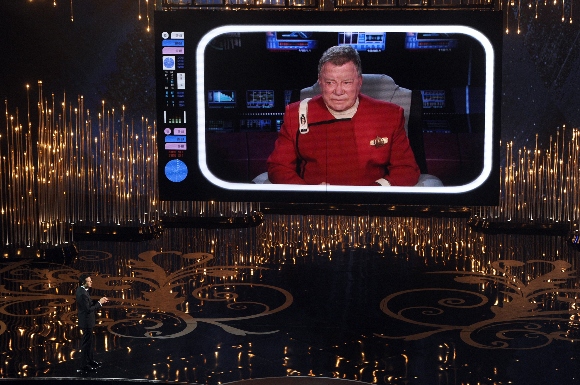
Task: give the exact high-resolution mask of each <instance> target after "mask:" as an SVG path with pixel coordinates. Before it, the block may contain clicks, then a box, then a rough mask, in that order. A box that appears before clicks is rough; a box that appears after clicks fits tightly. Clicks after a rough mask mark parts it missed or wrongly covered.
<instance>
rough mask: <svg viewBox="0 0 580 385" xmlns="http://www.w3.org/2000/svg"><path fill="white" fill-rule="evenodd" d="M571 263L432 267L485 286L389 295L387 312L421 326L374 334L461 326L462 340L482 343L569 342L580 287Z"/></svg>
mask: <svg viewBox="0 0 580 385" xmlns="http://www.w3.org/2000/svg"><path fill="white" fill-rule="evenodd" d="M570 267H571V265H570V264H569V263H568V262H565V261H562V260H556V261H542V260H530V261H527V262H520V261H511V260H505V261H495V262H493V263H492V264H491V273H484V272H451V271H446V272H437V273H430V274H454V275H458V276H457V277H455V279H454V280H455V281H456V282H460V283H465V284H469V285H472V287H473V285H476V287H477V288H478V289H479V290H480V291H481V292H478V291H469V290H459V289H453V288H433V287H430V288H422V289H411V290H405V291H400V292H397V293H394V294H392V295H389V296H387V297H385V298H384V299H383V300H382V301H381V304H380V308H381V310H382V311H383V313H385V314H386V315H388V316H389V317H391V318H393V319H396V320H399V321H402V322H404V323H408V324H413V325H416V326H417V328H418V329H420V330H422V331H420V332H417V333H415V334H409V335H404V336H394V335H384V334H380V333H375V335H377V336H379V337H382V338H385V339H403V340H406V341H412V340H420V339H423V338H427V337H430V336H432V335H434V334H436V333H443V332H450V331H458V332H459V335H460V337H461V339H462V341H464V342H465V343H467V344H468V345H471V346H474V347H477V348H482V349H537V348H541V347H544V346H546V345H549V344H550V343H552V342H553V341H555V340H560V341H570V342H571V341H573V340H574V338H573V334H574V333H571V330H572V329H574V328H575V327H576V326H577V324H576V321H575V318H576V317H577V316H578V314H579V311H578V304H579V303H580V299H578V297H579V295H580V290H579V289H576V288H575V287H574V281H575V278H576V277H575V276H574V274H573V272H572V271H570ZM534 275H535V278H534ZM524 277H525V279H524ZM566 285H568V286H570V287H566ZM482 292H483V293H482ZM409 303H412V304H413V305H412V306H407V305H406V304H409ZM417 304H422V305H417ZM482 318H484V319H483V320H482ZM470 321H471V322H470ZM425 330H426V331H425Z"/></svg>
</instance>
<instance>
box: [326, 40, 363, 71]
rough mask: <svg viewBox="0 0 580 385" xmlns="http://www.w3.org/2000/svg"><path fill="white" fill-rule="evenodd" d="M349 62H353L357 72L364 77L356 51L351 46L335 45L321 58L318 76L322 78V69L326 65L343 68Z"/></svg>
mask: <svg viewBox="0 0 580 385" xmlns="http://www.w3.org/2000/svg"><path fill="white" fill-rule="evenodd" d="M348 62H352V63H353V64H354V65H355V67H356V72H357V73H358V75H359V76H361V75H362V65H361V61H360V56H359V55H358V52H357V50H356V49H354V48H353V47H351V46H350V45H335V46H334V47H330V48H329V49H327V50H326V51H324V53H323V54H322V56H321V57H320V60H319V61H318V76H319V77H320V72H321V71H322V67H323V66H324V64H326V63H332V64H334V65H335V66H342V65H344V64H346V63H348Z"/></svg>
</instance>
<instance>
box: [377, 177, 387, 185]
mask: <svg viewBox="0 0 580 385" xmlns="http://www.w3.org/2000/svg"><path fill="white" fill-rule="evenodd" d="M375 183H377V184H379V185H381V186H390V185H391V183H389V181H388V180H386V179H385V178H381V179H377V180H376V181H375Z"/></svg>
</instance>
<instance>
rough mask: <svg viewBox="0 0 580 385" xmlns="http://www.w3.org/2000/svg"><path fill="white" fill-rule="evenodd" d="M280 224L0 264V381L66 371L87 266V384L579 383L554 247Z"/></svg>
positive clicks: (574, 314) (571, 278) (571, 265)
mask: <svg viewBox="0 0 580 385" xmlns="http://www.w3.org/2000/svg"><path fill="white" fill-rule="evenodd" d="M282 219H283V221H282ZM289 220H290V222H291V221H293V220H294V219H292V218H290V219H288V217H276V216H273V217H266V218H265V224H263V225H260V226H258V227H251V228H243V229H222V230H216V229H214V230H204V229H169V230H165V231H164V232H163V234H162V235H161V237H160V238H158V239H154V240H149V241H143V242H108V241H81V242H76V246H77V248H78V255H77V256H76V257H75V258H74V259H73V260H72V261H70V262H68V263H65V264H61V263H54V262H38V261H34V260H31V259H26V258H22V259H21V260H15V259H11V260H4V261H2V262H1V264H0V282H1V284H0V285H1V286H0V287H1V289H2V294H1V299H0V303H1V307H0V350H1V353H0V354H1V361H0V378H2V379H24V378H27V379H47V378H52V379H55V380H56V379H63V380H65V379H68V380H70V379H76V378H78V377H82V376H81V375H80V374H78V373H77V368H78V366H79V364H78V357H79V351H78V349H79V346H80V344H79V332H78V329H77V327H76V306H75V304H74V293H75V290H76V288H77V287H78V284H77V280H78V276H79V275H80V274H81V273H83V272H90V273H92V274H94V275H93V288H92V291H91V295H92V297H93V298H95V299H96V298H99V297H100V296H107V297H109V298H110V299H111V302H110V303H109V304H107V305H106V306H105V307H104V308H103V309H102V311H101V312H100V313H99V317H98V325H97V327H96V328H95V336H96V351H95V358H96V359H97V360H98V361H102V362H103V366H102V367H101V368H100V369H99V370H98V371H97V372H96V373H94V374H92V375H91V376H90V378H94V379H101V380H105V381H121V380H123V379H128V380H144V381H161V382H172V383H191V384H210V385H217V384H228V383H234V382H238V381H242V380H248V381H244V382H243V383H244V384H254V383H255V384H264V385H266V384H268V385H269V384H279V385H281V384H290V383H293V384H294V383H296V384H310V383H311V382H312V383H313V384H328V383H334V382H337V383H339V384H340V383H343V384H346V383H348V382H349V381H345V380H354V381H359V383H361V382H362V383H372V384H406V385H423V384H429V385H430V384H438V385H439V384H454V385H456V384H526V385H530V384H574V383H580V379H579V377H580V363H579V359H580V341H579V340H578V338H580V332H579V325H580V323H579V321H578V317H579V313H580V310H576V308H577V307H578V305H577V304H576V301H578V299H577V298H578V297H580V287H579V285H578V282H579V281H578V279H577V278H576V275H577V271H576V270H577V263H576V260H577V258H578V252H577V251H576V249H573V248H572V247H571V246H569V245H568V244H567V243H566V242H565V240H563V239H560V238H558V237H550V236H547V237H544V236H541V235H481V234H475V233H472V232H471V231H469V230H467V229H460V228H459V227H461V226H466V224H465V222H464V220H461V219H457V220H450V221H449V222H450V223H449V224H445V221H446V220H445V219H439V220H438V221H439V222H440V223H439V224H436V225H434V223H433V220H430V219H423V220H409V221H405V220H401V219H399V220H393V221H392V222H390V225H391V226H392V227H393V228H392V229H388V228H385V227H387V226H384V225H385V223H381V226H376V225H375V224H373V223H367V224H366V225H367V226H370V227H369V229H372V230H369V231H364V232H361V231H359V230H356V231H357V232H358V233H357V235H356V236H353V235H352V234H348V233H347V232H345V230H344V229H346V228H349V227H350V228H351V229H352V227H351V225H352V224H356V223H358V222H357V221H360V219H358V220H357V219H349V221H350V222H348V223H345V222H344V221H343V222H340V220H337V221H336V222H335V224H333V223H329V221H330V220H329V219H324V218H322V219H321V218H318V219H312V218H311V219H309V220H304V219H300V220H298V221H297V222H296V223H290V222H288V221H289ZM339 222H340V223H339ZM316 223H318V224H320V223H323V225H324V229H323V230H321V229H320V228H317V227H316V226H317V225H316ZM396 226H399V227H398V229H395V228H394V227H396ZM405 226H407V227H406V228H405ZM449 228H454V230H453V234H449V233H445V232H446V231H449ZM337 229H340V231H342V233H339V232H338V231H336V230H337ZM395 230H396V231H395ZM387 233H388V234H387ZM443 233H445V234H443ZM282 378H284V379H282ZM331 379H334V380H331ZM338 379H341V380H342V381H339V380H338ZM249 380H252V381H249ZM309 381H311V382H309Z"/></svg>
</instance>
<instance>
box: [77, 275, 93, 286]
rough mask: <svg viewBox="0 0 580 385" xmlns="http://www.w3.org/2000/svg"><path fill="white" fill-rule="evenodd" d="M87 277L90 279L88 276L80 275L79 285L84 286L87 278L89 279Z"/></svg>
mask: <svg viewBox="0 0 580 385" xmlns="http://www.w3.org/2000/svg"><path fill="white" fill-rule="evenodd" d="M89 277H90V275H89V274H81V276H80V277H79V283H80V284H81V285H84V284H85V282H86V280H87V278H89Z"/></svg>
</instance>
